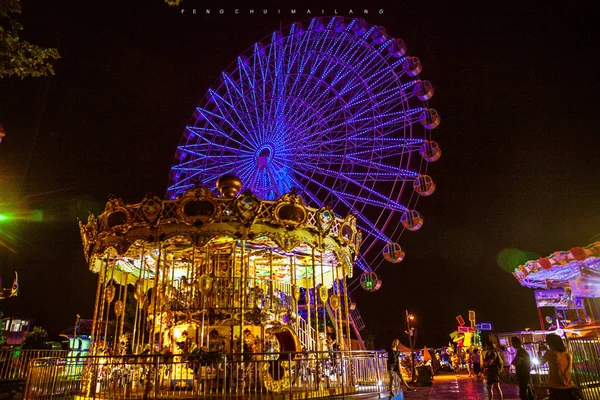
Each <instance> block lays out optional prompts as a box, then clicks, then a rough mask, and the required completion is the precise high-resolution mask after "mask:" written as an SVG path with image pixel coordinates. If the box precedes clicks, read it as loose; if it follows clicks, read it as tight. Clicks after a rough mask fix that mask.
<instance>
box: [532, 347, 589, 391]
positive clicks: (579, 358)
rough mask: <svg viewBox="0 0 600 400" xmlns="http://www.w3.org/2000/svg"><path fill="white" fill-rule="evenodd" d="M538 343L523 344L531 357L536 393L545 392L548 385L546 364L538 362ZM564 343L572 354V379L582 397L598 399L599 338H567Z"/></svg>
mask: <svg viewBox="0 0 600 400" xmlns="http://www.w3.org/2000/svg"><path fill="white" fill-rule="evenodd" d="M540 344H541V343H527V344H525V347H526V349H527V351H528V352H529V354H530V356H531V359H532V370H531V380H532V383H533V385H534V387H536V388H537V391H538V394H542V393H543V392H545V388H546V387H547V386H548V365H547V364H544V365H540V364H539V358H538V354H539V348H540ZM565 345H566V347H567V350H568V351H569V352H570V353H571V354H572V356H573V369H572V371H571V374H572V376H571V379H572V381H573V382H574V383H575V384H576V385H577V386H578V387H579V389H580V390H581V393H582V395H583V397H584V399H589V400H597V399H600V338H581V339H567V340H565ZM538 397H540V396H538ZM540 398H541V397H540Z"/></svg>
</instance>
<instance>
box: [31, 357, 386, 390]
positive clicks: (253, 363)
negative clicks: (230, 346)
mask: <svg viewBox="0 0 600 400" xmlns="http://www.w3.org/2000/svg"><path fill="white" fill-rule="evenodd" d="M385 382H387V373H386V358H385V353H382V352H377V351H336V352H303V353H294V352H288V353H260V354H234V355H224V354H216V353H204V354H203V355H201V356H195V357H192V356H188V357H185V358H184V357H181V356H171V357H167V356H164V355H156V356H123V357H119V356H112V357H87V358H85V359H79V360H75V359H72V358H66V357H60V358H58V357H54V358H44V359H37V360H33V361H32V362H31V363H30V373H29V375H28V378H27V383H26V387H25V398H27V399H52V398H63V397H65V396H77V395H81V396H85V397H86V398H90V399H96V398H98V399H148V398H161V399H163V398H164V399H192V398H205V397H210V398H231V397H240V396H242V395H243V396H245V397H256V398H260V397H263V396H269V397H273V398H275V397H277V398H288V399H300V398H302V399H307V398H318V397H329V396H334V395H348V394H358V393H380V392H381V391H382V389H383V388H387V386H386V383H385Z"/></svg>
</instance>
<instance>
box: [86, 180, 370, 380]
mask: <svg viewBox="0 0 600 400" xmlns="http://www.w3.org/2000/svg"><path fill="white" fill-rule="evenodd" d="M217 187H218V189H219V191H220V193H221V194H222V196H221V197H218V196H215V195H213V193H212V192H211V191H210V190H208V189H206V188H202V187H194V188H192V189H190V190H189V191H187V192H186V193H185V194H184V195H183V196H180V197H178V198H176V199H174V200H161V199H159V198H157V197H153V196H150V195H148V196H146V198H145V199H144V200H143V201H142V202H141V203H138V204H125V203H123V201H121V200H120V199H111V200H110V201H109V202H108V203H107V205H106V209H105V210H104V212H102V213H101V214H100V215H99V216H97V217H96V216H93V215H90V216H89V218H88V221H87V223H85V224H84V223H81V224H80V230H81V236H82V240H83V245H84V250H85V255H86V258H87V261H88V262H89V267H90V269H91V270H92V271H93V272H95V273H97V274H98V285H97V292H96V302H95V310H94V317H93V319H94V323H93V328H92V334H91V340H92V344H91V348H92V354H93V355H96V356H98V355H104V354H111V355H116V354H118V355H125V354H165V355H170V356H172V357H174V358H175V360H177V359H178V358H179V359H184V358H189V357H190V355H193V354H198V353H199V352H202V353H205V354H208V353H213V354H214V353H223V354H238V355H240V357H242V358H243V357H244V353H249V354H255V353H271V354H272V355H273V357H271V359H272V360H275V361H276V359H277V358H278V357H279V356H280V355H281V354H286V353H287V354H289V353H294V358H299V357H301V354H302V353H303V352H319V351H324V350H328V349H332V348H333V347H335V349H336V350H343V349H344V348H348V346H349V344H348V343H349V340H350V326H349V322H348V321H349V318H348V313H349V310H350V303H349V300H348V296H347V291H346V278H348V277H351V276H352V265H353V262H354V260H355V259H356V257H357V251H358V248H359V246H360V242H361V234H360V232H358V231H357V229H356V221H355V218H354V217H353V216H352V215H349V216H347V217H346V218H344V219H341V218H338V217H336V216H335V215H334V213H333V212H332V210H331V209H329V208H327V207H323V208H320V209H315V208H311V207H307V206H306V205H305V204H304V202H303V200H302V198H301V197H300V196H299V195H297V194H295V193H293V192H291V193H288V194H285V195H283V196H282V197H281V198H280V199H279V200H276V201H267V200H260V199H259V198H258V197H256V196H255V195H254V194H252V193H251V192H250V191H243V192H241V193H239V191H240V189H241V187H242V182H241V181H240V180H239V179H238V178H237V177H235V176H232V175H227V176H223V177H221V178H220V179H219V181H218V183H217ZM336 338H339V339H338V340H336ZM344 338H345V339H344ZM284 375H285V374H284ZM282 379H283V380H284V381H285V377H283V378H282ZM280 380H281V379H277V377H273V376H271V373H270V372H269V366H268V365H267V366H265V373H263V374H262V376H261V381H262V383H263V384H264V385H265V386H266V387H267V389H269V390H271V391H278V388H279V387H282V386H286V385H285V382H279V381H280Z"/></svg>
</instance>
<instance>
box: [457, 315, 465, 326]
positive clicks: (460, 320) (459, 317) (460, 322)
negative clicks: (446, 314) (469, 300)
mask: <svg viewBox="0 0 600 400" xmlns="http://www.w3.org/2000/svg"><path fill="white" fill-rule="evenodd" d="M456 320H457V321H458V325H460V326H463V325H464V324H465V320H464V319H463V317H462V315H459V316H458V317H456Z"/></svg>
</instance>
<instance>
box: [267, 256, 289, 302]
mask: <svg viewBox="0 0 600 400" xmlns="http://www.w3.org/2000/svg"><path fill="white" fill-rule="evenodd" d="M290 268H291V265H290ZM269 309H271V310H272V309H273V249H270V250H269Z"/></svg>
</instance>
